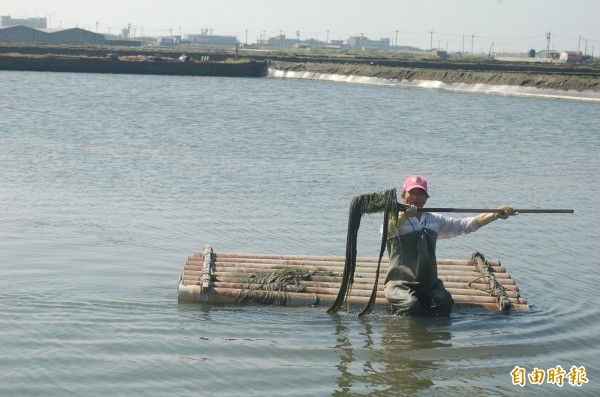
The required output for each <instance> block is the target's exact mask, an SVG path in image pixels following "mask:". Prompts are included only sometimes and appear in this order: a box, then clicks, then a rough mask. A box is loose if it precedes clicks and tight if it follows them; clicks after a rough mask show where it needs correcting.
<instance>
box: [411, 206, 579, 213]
mask: <svg viewBox="0 0 600 397" xmlns="http://www.w3.org/2000/svg"><path fill="white" fill-rule="evenodd" d="M401 205H402V207H400V208H401V209H402V208H404V206H405V205H404V204H401ZM417 212H462V213H482V212H494V213H501V212H504V210H502V209H499V208H497V209H488V208H435V207H430V208H417ZM517 212H518V213H519V214H572V213H574V212H575V211H574V210H572V209H517V208H513V210H512V213H513V214H515V213H517Z"/></svg>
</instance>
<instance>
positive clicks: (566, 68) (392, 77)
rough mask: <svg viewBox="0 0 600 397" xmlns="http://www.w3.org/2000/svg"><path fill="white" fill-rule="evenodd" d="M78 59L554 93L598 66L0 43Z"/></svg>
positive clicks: (584, 80) (592, 78) (589, 83)
mask: <svg viewBox="0 0 600 397" xmlns="http://www.w3.org/2000/svg"><path fill="white" fill-rule="evenodd" d="M9 53H13V54H19V55H21V56H24V57H35V56H44V55H45V56H49V55H50V56H52V55H54V56H56V55H63V56H79V57H107V56H110V55H111V54H112V55H116V56H119V57H139V56H145V57H167V58H169V57H170V58H175V59H177V58H178V57H179V55H180V54H182V53H185V54H187V55H188V56H190V57H191V58H192V59H204V58H206V59H210V60H211V61H216V62H227V61H229V60H232V59H238V57H239V58H241V59H245V60H255V61H259V62H265V61H266V62H268V63H269V68H270V69H274V70H277V71H281V72H282V73H289V74H291V73H292V72H293V73H298V74H302V73H318V74H319V75H321V76H323V75H335V76H358V77H366V78H374V79H381V80H382V81H392V82H403V83H406V84H409V85H418V84H421V83H422V82H429V83H432V82H439V83H443V84H446V85H449V86H456V85H460V84H463V85H470V86H475V85H481V84H482V85H487V86H493V87H498V86H507V87H512V88H531V89H533V88H535V89H539V90H542V91H543V90H548V91H559V92H565V93H566V92H570V91H571V92H572V91H575V92H580V93H594V94H598V93H600V67H599V66H598V62H597V61H593V62H592V63H589V64H566V63H558V62H541V61H540V62H523V61H518V60H517V61H507V60H493V59H487V58H483V57H480V58H474V57H468V56H458V57H451V58H449V59H436V58H435V57H432V56H427V55H425V54H422V55H418V56H417V55H414V54H409V53H368V52H365V53H340V52H334V51H331V52H323V53H311V52H309V51H287V52H286V51H262V50H259V51H256V50H240V51H237V50H232V49H207V48H204V49H202V48H185V49H184V48H172V49H167V48H145V49H140V48H127V47H106V46H103V47H98V46H96V47H94V46H87V47H84V46H57V45H45V46H42V45H16V46H15V45H0V54H4V55H8V54H9Z"/></svg>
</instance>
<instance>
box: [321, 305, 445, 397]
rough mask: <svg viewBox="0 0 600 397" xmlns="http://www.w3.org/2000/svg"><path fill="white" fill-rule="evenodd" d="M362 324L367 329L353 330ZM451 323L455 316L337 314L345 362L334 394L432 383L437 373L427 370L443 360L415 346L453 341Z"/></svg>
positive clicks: (412, 389)
mask: <svg viewBox="0 0 600 397" xmlns="http://www.w3.org/2000/svg"><path fill="white" fill-rule="evenodd" d="M374 322H375V323H376V325H375V326H374V325H373V324H374ZM356 324H360V327H361V328H362V329H361V330H360V331H358V332H354V333H353V332H352V331H351V328H352V326H353V325H356ZM450 324H451V319H450V318H413V317H396V316H383V317H377V318H373V317H371V318H362V319H359V320H358V322H356V321H352V320H349V319H347V318H344V317H340V316H336V335H337V345H336V347H337V349H338V350H339V356H340V363H339V364H338V365H337V369H338V371H339V376H338V377H337V385H338V389H337V390H335V391H334V392H333V394H332V395H333V396H344V395H348V394H355V393H357V394H363V393H366V392H368V393H369V395H374V396H387V395H390V396H398V395H407V394H412V393H416V392H418V391H423V390H427V389H429V388H430V387H431V386H433V379H430V378H427V377H426V376H427V375H426V374H428V373H429V374H430V373H431V370H433V369H435V368H436V366H437V365H438V364H436V363H434V362H433V361H430V360H427V359H419V358H418V357H419V354H418V352H417V354H415V350H417V351H419V350H429V349H435V348H439V347H448V346H449V345H450V343H449V341H450V339H451V334H450V332H449V331H448V329H449V326H450ZM374 328H375V331H374ZM426 356H428V357H430V356H431V355H426Z"/></svg>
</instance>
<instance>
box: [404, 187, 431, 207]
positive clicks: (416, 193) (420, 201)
mask: <svg viewBox="0 0 600 397" xmlns="http://www.w3.org/2000/svg"><path fill="white" fill-rule="evenodd" d="M426 202H427V193H425V190H423V189H419V188H414V189H412V190H410V191H408V192H406V193H404V203H405V204H410V205H416V206H417V207H424V206H425V203H426Z"/></svg>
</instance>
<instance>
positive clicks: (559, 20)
mask: <svg viewBox="0 0 600 397" xmlns="http://www.w3.org/2000/svg"><path fill="white" fill-rule="evenodd" d="M0 15H11V16H12V17H13V18H27V17H47V18H48V19H49V21H50V23H51V27H54V28H58V27H62V28H69V27H76V26H77V27H80V28H83V29H89V30H92V31H97V32H99V33H109V32H110V33H113V34H114V33H119V32H120V30H121V29H123V28H124V27H126V26H127V24H131V26H132V27H133V29H135V35H136V36H139V35H142V34H143V35H149V36H159V35H168V34H170V33H172V34H174V35H179V34H180V33H181V34H182V35H183V36H184V37H185V35H186V34H192V33H200V32H201V29H204V28H207V29H209V30H211V31H212V33H213V34H215V35H231V36H237V37H238V40H240V41H241V42H245V41H246V39H247V41H248V42H250V43H252V42H256V40H257V38H259V37H260V36H261V35H263V34H264V35H265V36H266V37H273V36H276V35H279V34H280V33H283V34H285V35H286V36H287V37H290V38H296V32H297V31H299V32H300V39H308V38H315V39H319V40H323V41H325V40H327V38H329V39H330V40H333V39H342V40H343V39H346V38H347V37H349V36H360V35H361V34H363V35H364V36H366V37H368V38H370V39H379V38H389V39H391V42H392V44H394V43H395V42H396V37H398V44H399V45H412V46H415V47H419V48H423V49H428V48H430V45H433V47H441V48H446V49H448V50H449V51H461V50H462V49H463V45H464V49H465V51H470V49H471V40H472V36H473V35H474V39H473V47H474V51H475V52H488V51H489V50H490V48H492V44H493V50H494V51H503V50H507V51H527V50H529V49H531V48H535V49H537V50H540V49H544V48H546V43H547V40H546V33H548V32H550V33H551V36H550V37H551V41H550V43H551V47H553V48H555V49H557V50H559V51H563V50H577V48H578V47H580V49H581V51H584V50H585V46H586V40H587V50H588V53H591V52H592V48H594V51H595V54H594V55H597V54H598V53H600V0H368V1H365V0H361V1H355V0H302V1H301V0H254V1H251V0H212V1H205V0H169V1H164V0H95V1H88V0H1V1H0ZM246 31H247V33H246ZM396 31H398V33H397V36H396ZM432 31H433V34H432V33H431V32H432ZM132 33H133V31H132ZM463 37H464V38H463ZM580 37H581V40H580ZM463 43H464V44H463Z"/></svg>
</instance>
